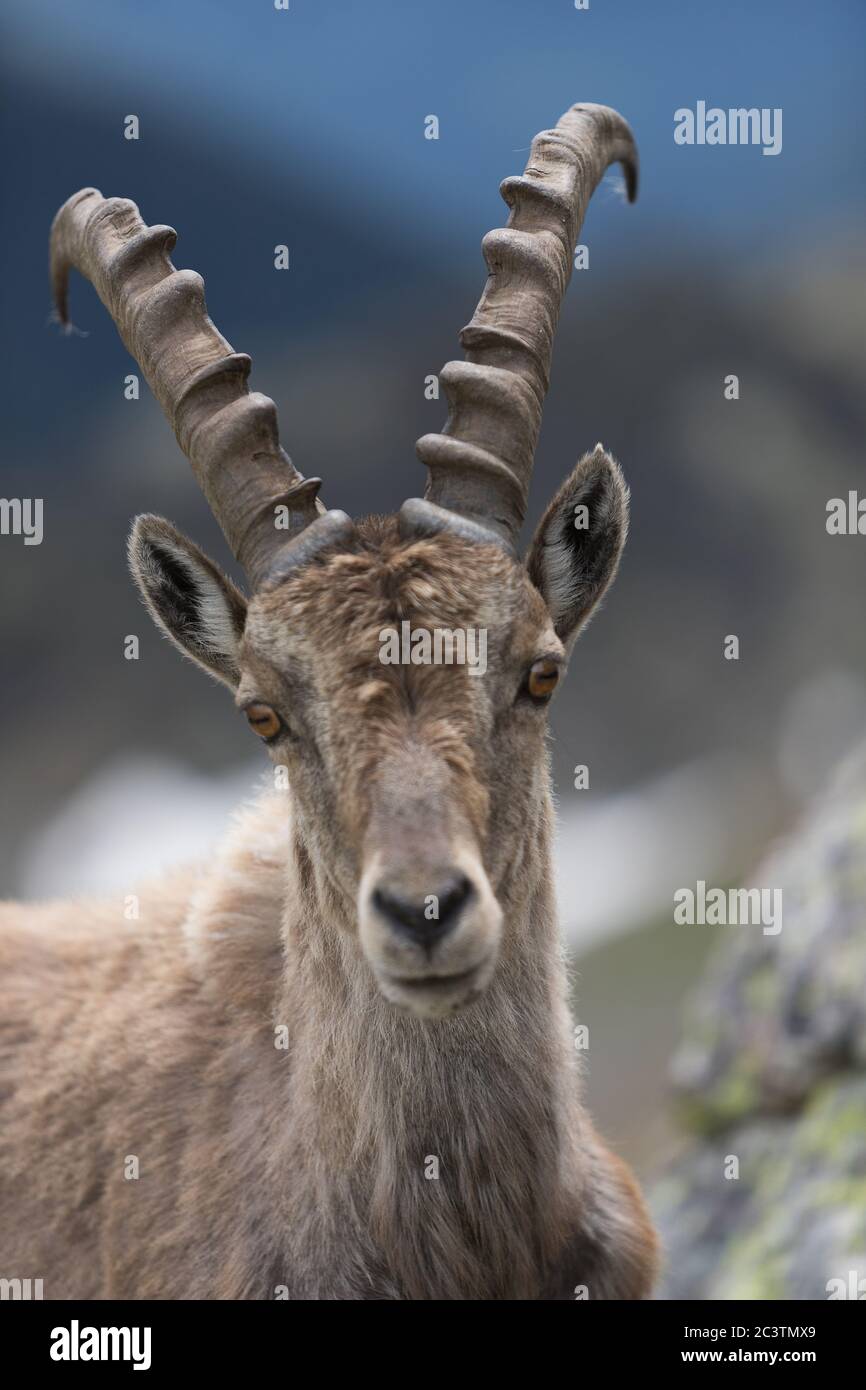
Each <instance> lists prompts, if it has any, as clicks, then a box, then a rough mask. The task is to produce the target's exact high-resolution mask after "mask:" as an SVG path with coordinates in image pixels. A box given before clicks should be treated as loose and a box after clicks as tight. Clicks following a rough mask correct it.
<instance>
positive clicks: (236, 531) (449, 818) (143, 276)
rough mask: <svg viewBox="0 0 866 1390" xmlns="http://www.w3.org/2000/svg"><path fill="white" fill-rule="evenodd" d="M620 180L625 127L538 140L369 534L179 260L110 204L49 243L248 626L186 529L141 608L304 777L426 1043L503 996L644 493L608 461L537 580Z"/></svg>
mask: <svg viewBox="0 0 866 1390" xmlns="http://www.w3.org/2000/svg"><path fill="white" fill-rule="evenodd" d="M614 160H620V161H621V162H622V163H623V165H624V167H625V170H626V174H627V178H628V186H629V192H630V194H631V196H633V195H634V191H635V183H636V155H635V152H634V148H633V144H632V141H631V135H630V132H629V130H628V127H627V126H626V125H625V122H624V121H623V120H622V118H621V117H619V116H618V115H617V114H616V113H615V112H612V111H610V110H609V109H608V108H606V107H590V106H584V107H574V108H573V109H572V110H571V111H570V112H568V113H566V115H565V116H564V117H563V118H562V120H561V121H560V123H559V125H558V126H557V128H556V129H555V130H554V131H547V132H544V133H543V134H542V135H539V136H537V137H536V140H535V141H534V143H533V147H532V154H531V156H530V162H529V165H528V166H527V170H526V173H525V175H524V176H523V177H522V178H519V179H517V178H516V179H508V180H506V182H505V183H504V184H503V186H502V191H503V196H504V197H505V199H506V201H507V202H508V203H509V205H510V206H511V208H512V212H511V217H510V219H509V225H508V227H507V228H506V229H503V230H501V231H498V232H494V233H490V234H489V235H488V237H487V238H485V242H484V252H485V256H486V259H487V263H488V267H489V271H490V277H489V279H488V282H487V285H486V287H485V291H484V294H483V296H482V298H481V301H480V303H479V305H478V308H477V309H476V313H475V316H474V317H473V319H472V322H471V323H470V324H469V326H468V327H467V328H465V329H464V330H463V334H462V342H463V345H464V347H465V348H466V349H467V360H466V361H465V362H459V363H458V362H453V363H449V364H448V365H447V366H446V367H445V368H444V370H443V372H442V374H441V379H442V381H443V384H444V386H445V389H446V391H447V393H448V397H449V402H450V406H451V413H450V415H449V419H448V422H447V424H446V426H445V429H444V432H443V433H442V434H438V435H427V436H425V437H424V438H423V439H422V440H420V441H419V443H418V446H417V447H418V453H419V455H420V457H421V459H422V461H423V462H424V463H425V464H426V465H427V467H428V470H429V482H428V487H427V492H426V498H425V500H424V501H421V500H418V499H414V500H410V501H409V502H406V503H405V504H404V505H403V507H402V508H401V510H400V512H399V513H398V514H397V516H396V517H391V518H387V519H370V520H367V521H365V522H360V523H358V525H357V526H356V525H353V523H352V522H351V521H350V520H349V518H348V517H347V516H346V515H345V514H344V513H342V512H333V511H332V512H326V511H324V509H323V508H322V507H321V504H320V503H319V502H318V501H317V492H318V488H319V480H318V479H308V480H305V479H303V477H302V476H301V474H299V473H298V472H297V470H296V469H295V468H294V467H293V465H292V464H291V463H290V461H289V459H288V457H287V455H286V454H285V453H284V452H283V451H282V449H281V448H280V445H279V441H278V437H277V431H276V416H275V410H274V406H273V403H272V402H271V401H269V400H267V399H266V398H265V397H262V396H258V395H254V394H250V393H249V392H248V391H247V387H246V378H247V375H248V372H249V365H250V364H249V359H248V358H246V357H244V356H243V355H241V354H237V353H234V352H233V351H232V349H231V348H230V346H229V344H228V343H227V342H226V341H225V339H223V338H222V337H221V336H220V335H219V333H218V332H217V330H216V329H215V328H214V326H213V324H212V323H211V321H210V319H209V318H208V317H207V314H206V310H205V307H204V299H203V291H202V284H201V281H200V280H199V278H198V277H197V276H195V275H192V274H191V273H190V272H186V271H180V272H178V271H176V270H175V269H174V267H173V266H172V264H171V261H170V260H169V259H168V256H167V250H168V249H170V248H171V246H172V245H173V244H174V233H173V232H172V231H171V229H170V228H165V227H156V228H148V227H145V226H144V224H143V223H142V222H141V219H140V218H139V216H138V210H137V209H136V208H135V206H134V204H131V203H128V202H125V201H124V200H108V201H106V200H104V199H102V197H101V195H99V194H98V193H96V192H95V191H94V190H85V191H84V192H82V193H80V194H77V195H76V196H75V197H74V198H72V199H70V201H69V202H68V203H67V204H66V205H65V206H64V208H62V209H61V211H60V213H58V216H57V218H56V219H55V225H54V229H53V236H52V268H53V275H54V283H55V293H56V297H57V303H58V308H59V310H60V315H61V318H62V319H63V320H64V321H65V319H66V276H67V271H68V268H69V266H70V265H75V266H77V267H78V268H79V269H80V270H82V271H83V272H84V273H85V274H86V275H88V277H89V278H90V279H91V280H92V281H93V283H94V285H95V286H96V288H97V291H98V292H99V294H100V296H101V298H102V299H103V302H104V303H106V305H107V306H108V307H109V309H110V310H111V312H112V313H113V315H114V317H115V319H116V321H117V323H118V327H119V329H120V332H121V335H122V337H123V339H124V341H125V343H126V345H127V347H128V348H129V350H130V352H132V354H133V355H134V356H135V357H137V358H138V360H139V362H140V363H141V366H142V369H143V371H144V372H145V375H146V376H147V378H148V381H149V382H150V384H151V387H152V389H153V390H154V392H155V393H156V395H157V397H158V398H159V400H160V401H161V403H162V405H163V407H164V408H165V410H166V413H167V414H168V416H169V418H170V420H171V422H172V424H173V426H174V428H175V432H176V434H177V436H178V440H179V441H180V443H181V447H182V448H183V449H184V450H185V452H186V453H187V454H188V456H189V457H190V460H191V462H192V465H193V468H194V470H195V473H196V476H197V477H198V478H199V481H200V482H201V484H202V487H203V489H204V491H205V494H206V496H207V498H208V500H209V502H210V503H211V506H212V507H213V510H214V512H215V514H216V516H217V519H218V520H219V522H220V524H221V525H222V527H223V530H224V532H225V534H226V537H227V539H228V541H229V544H230V546H231V547H232V550H233V552H234V554H235V555H236V557H237V558H238V560H239V561H240V563H241V564H242V566H243V567H244V569H245V570H246V573H247V575H248V577H249V580H250V587H251V590H252V597H251V598H250V600H249V602H247V600H246V599H245V598H244V597H243V596H242V595H241V593H240V592H239V590H238V589H236V588H235V586H234V585H233V584H232V583H231V582H230V581H229V580H228V579H227V578H226V577H225V576H224V575H223V574H222V573H221V572H220V570H219V569H218V568H217V567H216V566H215V565H214V564H213V563H212V561H210V560H209V559H208V558H207V557H206V556H205V555H204V554H203V553H202V552H201V551H200V550H199V549H198V547H197V546H195V545H194V544H193V543H192V542H191V541H189V540H187V539H186V538H185V537H183V536H181V535H180V533H179V532H177V531H176V530H175V529H174V528H173V527H172V526H170V525H169V523H167V522H165V521H162V520H160V519H159V518H157V517H140V518H139V519H138V521H137V522H136V525H135V528H134V531H133V535H132V539H131V546H130V554H131V561H132V568H133V573H134V576H135V578H136V581H137V583H138V585H139V588H140V589H141V592H142V594H143V597H144V599H145V602H146V603H147V605H148V607H149V609H150V611H151V613H152V614H153V616H154V618H155V619H156V621H157V623H158V624H159V626H160V627H161V628H162V629H163V630H164V631H165V632H166V633H167V635H168V636H169V637H170V638H171V639H172V640H173V641H174V642H175V643H177V645H179V646H180V647H181V648H182V649H183V650H184V651H185V652H186V653H187V654H188V655H190V656H192V657H193V658H194V659H195V660H196V661H197V662H199V663H200V664H201V665H203V666H204V667H205V668H206V669H208V670H209V671H210V672H211V673H212V674H214V675H216V676H217V677H218V678H219V679H221V680H222V681H224V682H225V683H226V684H227V685H229V686H230V687H231V688H232V689H233V690H234V691H235V698H236V701H237V704H238V706H239V708H240V709H241V710H242V711H244V712H245V713H246V716H247V719H248V720H249V723H250V725H251V727H252V728H253V730H254V731H255V732H256V733H258V734H259V736H260V737H262V738H263V739H264V741H265V742H266V743H267V745H268V748H269V751H270V754H271V756H272V758H273V760H274V761H275V762H276V763H278V764H284V765H285V766H286V767H287V768H288V774H289V780H290V783H291V787H292V792H293V803H294V807H295V809H294V812H293V814H294V816H295V818H296V823H297V827H298V831H299V835H300V843H301V845H302V846H303V852H304V853H306V854H308V855H309V856H310V860H311V862H312V864H313V865H314V866H315V869H316V872H317V873H318V874H319V875H321V876H324V879H325V881H326V883H327V884H328V885H329V887H330V889H331V891H332V892H333V894H334V895H335V897H336V898H337V899H339V900H341V902H342V904H343V906H344V908H345V909H346V910H345V911H344V913H343V916H344V918H345V920H346V922H347V923H349V924H351V925H352V926H353V927H354V928H355V929H356V930H357V933H358V938H359V942H360V947H361V949H362V951H363V953H364V956H365V957H366V960H367V962H368V963H369V966H370V968H371V969H372V971H373V973H374V975H375V977H376V980H377V982H378V984H379V987H380V989H381V990H382V992H383V994H384V995H385V996H386V998H388V999H389V1000H390V1001H392V1002H393V1003H395V1004H398V1005H401V1006H404V1007H406V1008H408V1009H411V1010H413V1011H414V1012H416V1013H418V1014H421V1015H424V1016H441V1015H443V1014H447V1013H449V1012H451V1011H453V1010H454V1009H456V1008H459V1007H460V1006H461V1005H464V1004H467V1003H469V1002H470V1001H471V1000H472V999H474V998H475V997H477V995H478V994H479V993H480V992H481V991H482V990H483V989H484V988H485V986H486V985H487V983H488V982H489V980H490V978H491V976H492V974H493V972H494V970H495V967H496V961H497V956H498V953H499V949H500V944H501V941H502V939H503V934H504V933H507V930H508V924H507V922H506V923H503V913H502V910H501V906H500V901H499V900H500V898H501V897H502V896H503V884H504V881H505V880H506V878H507V876H508V875H509V874H511V875H515V874H519V872H520V857H521V854H520V851H521V845H522V843H523V840H524V837H525V834H526V830H527V826H529V825H531V824H532V823H533V820H535V821H536V822H537V810H538V807H539V806H540V805H541V804H542V803H543V802H544V797H545V792H546V760H545V755H544V738H545V728H546V706H547V704H548V702H549V700H550V698H551V696H552V694H553V690H554V688H555V686H556V684H557V683H558V680H559V678H560V675H561V673H562V669H563V665H564V661H565V658H566V655H567V652H568V651H569V650H570V647H571V644H572V643H573V641H574V638H575V637H576V635H577V632H578V631H579V629H580V627H581V626H582V625H583V624H584V623H585V621H586V620H587V618H588V617H589V615H590V613H591V612H592V610H593V608H594V607H595V605H596V603H597V602H598V600H599V598H600V597H601V595H602V594H603V592H604V590H605V589H606V587H607V585H608V584H609V583H610V580H611V579H612V577H613V575H614V573H615V571H616V567H617V563H618V560H619V555H620V551H621V548H622V544H623V541H624V538H625V529H626V511H627V492H626V488H625V485H624V483H623V481H622V476H621V474H620V471H619V468H618V466H617V465H616V464H615V463H614V461H613V460H612V459H611V458H610V457H609V456H608V455H607V454H606V453H605V452H604V450H603V449H602V448H601V446H600V445H599V446H598V447H597V448H596V450H595V452H594V453H593V454H591V455H587V456H585V457H584V458H583V459H582V460H581V462H580V463H579V464H578V465H577V467H576V468H575V469H574V471H573V473H572V474H571V476H570V477H569V478H568V479H567V481H566V482H565V483H564V485H563V486H562V488H561V489H560V491H559V492H558V494H557V495H556V497H555V498H554V499H553V501H552V502H551V504H550V506H549V507H548V509H547V512H546V513H545V515H544V517H543V519H542V521H541V523H540V525H539V527H538V530H537V532H536V535H535V538H534V540H533V542H532V544H531V546H530V549H529V553H528V556H527V558H526V562H525V564H523V563H521V562H520V561H519V559H518V557H517V552H516V536H517V532H518V530H519V528H520V525H521V522H522V520H523V516H524V514H525V510H526V499H527V492H528V487H529V479H530V474H531V469H532V461H533V457H534V452H535V444H536V440H537V435H538V429H539V425H540V418H541V406H542V402H543V399H544V394H545V391H546V388H547V381H548V371H549V364H550V354H551V348H552V339H553V332H554V328H555V325H556V320H557V317H558V312H559V304H560V300H561V297H562V294H563V293H564V290H565V288H566V286H567V283H568V279H569V276H570V271H571V264H572V252H573V247H574V244H575V241H576V237H577V233H578V231H579V229H580V224H581V222H582V218H583V213H584V211H585V208H586V204H587V202H588V200H589V197H590V195H591V193H592V191H593V189H594V188H595V186H596V184H597V183H598V181H599V179H600V178H601V176H602V174H603V173H604V170H605V169H606V168H607V166H608V165H609V164H610V163H611V162H612V161H614ZM437 634H438V639H437ZM455 655H456V661H455ZM461 655H462V657H463V659H462V660H461Z"/></svg>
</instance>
